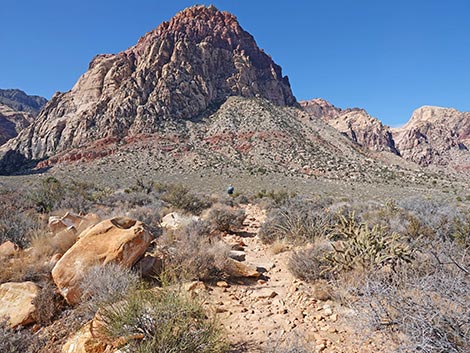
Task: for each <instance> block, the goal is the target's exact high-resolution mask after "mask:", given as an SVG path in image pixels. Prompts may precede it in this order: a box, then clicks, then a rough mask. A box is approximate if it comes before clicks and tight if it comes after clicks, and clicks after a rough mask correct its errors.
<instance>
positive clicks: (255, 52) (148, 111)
mask: <svg viewBox="0 0 470 353" xmlns="http://www.w3.org/2000/svg"><path fill="white" fill-rule="evenodd" d="M229 96H243V97H262V98H266V99H268V100H270V101H271V102H273V103H275V104H276V105H280V106H289V105H294V104H296V100H295V98H294V96H293V95H292V92H291V89H290V85H289V81H288V78H287V77H283V76H282V72H281V68H280V67H279V66H278V65H276V64H275V63H274V62H273V60H272V59H271V58H270V57H269V56H268V55H267V54H265V53H264V52H263V51H262V50H261V49H259V48H258V46H257V45H256V42H255V40H254V39H253V37H252V36H251V35H250V34H249V33H247V32H246V31H244V30H243V29H242V27H241V26H240V25H239V23H238V21H237V19H236V17H235V16H233V15H231V14H229V13H226V12H220V11H218V10H217V9H216V8H215V7H213V6H209V7H205V6H194V7H191V8H188V9H185V10H183V11H181V12H180V13H178V14H177V15H176V16H175V17H174V18H172V19H171V20H170V21H169V22H164V23H162V24H161V25H160V26H158V27H157V28H156V29H155V30H153V31H152V32H150V33H148V34H147V35H145V36H144V37H142V38H141V39H140V40H139V42H138V43H137V44H136V45H135V46H133V47H131V48H129V49H127V50H125V51H123V52H120V53H118V54H112V55H111V54H108V55H98V56H96V57H95V58H94V59H93V60H92V62H91V63H90V66H89V70H88V71H87V72H86V73H85V74H84V75H83V76H82V77H81V78H80V79H79V80H78V82H77V83H76V84H75V86H74V87H73V88H72V90H71V91H69V92H66V93H57V94H56V95H54V97H53V98H52V99H51V100H50V102H49V103H48V104H47V105H46V107H45V108H44V110H43V111H42V112H41V114H40V115H39V117H38V119H37V121H36V122H35V123H34V124H33V125H32V126H31V127H30V128H28V129H27V130H25V131H24V132H23V133H22V134H21V135H20V136H19V137H18V138H17V139H15V140H14V141H11V142H10V143H9V144H8V146H7V148H6V150H14V151H18V152H19V153H20V154H21V155H23V156H24V157H26V158H27V159H40V158H44V157H49V156H53V155H55V154H57V153H59V152H63V151H66V150H69V149H71V148H77V147H83V146H86V145H88V144H90V142H92V141H96V140H98V139H101V138H110V137H115V138H119V139H120V138H123V137H126V136H135V135H138V134H142V133H155V132H157V131H159V129H160V125H161V124H162V122H165V121H181V120H195V119H198V118H200V117H201V116H203V115H204V114H206V113H207V112H210V111H214V110H216V109H217V107H218V106H220V104H222V103H223V102H224V101H225V100H226V99H227V97H229Z"/></svg>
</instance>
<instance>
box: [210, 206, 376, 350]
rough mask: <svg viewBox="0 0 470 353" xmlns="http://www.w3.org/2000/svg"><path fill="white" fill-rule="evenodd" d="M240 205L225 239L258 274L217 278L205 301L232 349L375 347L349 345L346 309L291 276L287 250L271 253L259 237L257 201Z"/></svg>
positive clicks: (260, 213) (262, 215) (260, 214)
mask: <svg viewBox="0 0 470 353" xmlns="http://www.w3.org/2000/svg"><path fill="white" fill-rule="evenodd" d="M244 208H245V212H246V215H247V217H246V219H245V222H244V227H243V229H241V232H239V233H237V234H235V235H234V234H232V235H226V236H225V241H227V242H228V243H238V244H241V245H242V246H243V251H244V253H245V260H244V262H245V263H247V264H250V265H254V266H256V267H257V268H258V271H259V272H261V273H262V276H261V277H260V278H258V279H251V280H248V279H242V280H235V281H232V282H218V283H217V284H216V285H215V286H214V287H212V290H210V291H208V292H207V295H208V298H207V303H210V304H211V306H212V308H213V310H215V312H216V315H217V317H218V319H219V321H220V322H221V323H222V324H223V325H224V327H225V329H226V330H227V332H228V334H229V339H230V341H231V342H232V344H233V345H234V347H235V348H234V349H233V350H232V352H233V353H241V352H273V353H274V352H294V351H293V350H289V349H292V348H294V347H301V346H305V347H309V349H312V352H337V353H340V352H345V353H346V352H348V353H352V352H368V351H378V350H369V349H364V348H365V347H364V346H362V347H359V348H358V349H357V350H356V349H354V348H352V346H351V343H352V342H351V341H352V340H354V334H353V331H352V330H351V329H350V328H348V327H345V326H344V325H343V324H342V322H341V320H340V317H341V315H342V314H343V313H344V312H345V309H344V308H341V307H340V306H339V305H335V303H334V302H332V301H331V300H329V299H328V295H326V293H324V290H323V289H322V288H316V287H315V286H313V285H310V284H307V283H305V282H302V281H300V280H298V279H296V278H294V276H293V275H292V274H291V273H290V272H289V270H288V266H287V264H288V259H289V255H290V251H285V252H280V253H277V254H274V253H273V251H272V246H268V245H264V244H263V243H262V242H261V241H260V239H259V238H258V231H259V229H260V226H261V224H262V222H263V221H264V220H265V218H266V214H265V212H264V211H263V210H261V209H260V208H259V207H257V206H256V205H246V206H245V207H244ZM367 346H369V344H367ZM367 348H369V347H367Z"/></svg>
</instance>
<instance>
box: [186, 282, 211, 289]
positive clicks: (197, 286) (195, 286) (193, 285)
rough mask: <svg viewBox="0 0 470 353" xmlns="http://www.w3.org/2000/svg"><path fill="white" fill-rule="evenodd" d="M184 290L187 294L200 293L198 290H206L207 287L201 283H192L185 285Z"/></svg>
mask: <svg viewBox="0 0 470 353" xmlns="http://www.w3.org/2000/svg"><path fill="white" fill-rule="evenodd" d="M184 288H185V289H186V291H187V292H192V291H198V290H199V291H200V290H206V289H207V287H206V285H205V284H204V282H202V281H193V282H189V283H187V284H186V285H185V286H184Z"/></svg>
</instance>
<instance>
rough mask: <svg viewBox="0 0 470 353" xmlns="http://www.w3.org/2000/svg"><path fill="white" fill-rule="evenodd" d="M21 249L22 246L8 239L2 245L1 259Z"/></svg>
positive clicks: (0, 250) (0, 248)
mask: <svg viewBox="0 0 470 353" xmlns="http://www.w3.org/2000/svg"><path fill="white" fill-rule="evenodd" d="M19 251H20V248H19V246H18V245H16V244H15V243H12V242H11V241H6V242H4V243H2V245H0V259H4V258H7V257H12V256H14V255H15V254H16V253H18V252H19Z"/></svg>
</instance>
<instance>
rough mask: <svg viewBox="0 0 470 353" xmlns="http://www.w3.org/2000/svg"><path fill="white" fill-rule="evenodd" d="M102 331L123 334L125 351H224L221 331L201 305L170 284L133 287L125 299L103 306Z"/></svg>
mask: <svg viewBox="0 0 470 353" xmlns="http://www.w3.org/2000/svg"><path fill="white" fill-rule="evenodd" d="M100 320H101V322H102V323H103V326H101V328H100V332H101V334H102V335H103V336H105V337H109V338H111V339H112V340H114V341H115V340H117V339H122V338H124V340H123V342H124V347H120V348H121V349H124V350H125V351H131V352H142V353H154V352H179V353H193V352H199V353H212V352H214V353H221V352H224V351H226V349H227V345H226V343H225V340H224V337H223V335H222V331H221V329H220V328H219V326H218V325H217V324H216V322H215V321H214V320H213V319H210V318H208V317H207V314H206V313H205V311H204V310H203V308H202V306H201V305H200V304H199V303H197V302H196V301H194V300H192V299H190V298H189V297H187V296H185V295H183V294H181V293H179V292H178V291H176V290H174V289H170V288H163V289H161V290H155V291H150V290H141V291H133V292H132V293H131V294H130V295H129V296H128V297H127V298H126V299H125V300H122V301H120V302H117V303H114V304H111V305H107V306H104V307H103V308H102V309H101V310H100Z"/></svg>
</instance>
